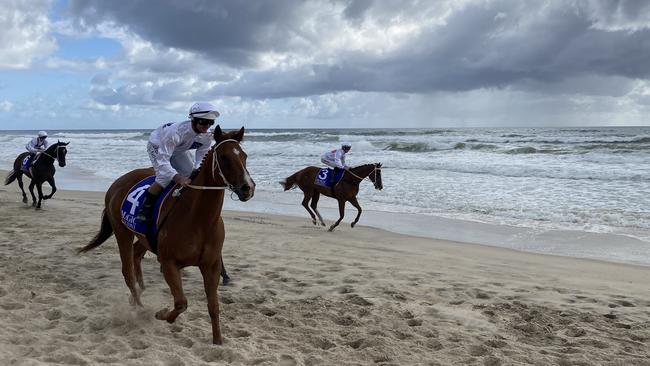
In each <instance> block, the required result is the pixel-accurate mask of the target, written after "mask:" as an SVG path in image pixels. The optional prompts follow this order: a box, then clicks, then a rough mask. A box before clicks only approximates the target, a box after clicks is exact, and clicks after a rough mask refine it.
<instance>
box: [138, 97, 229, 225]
mask: <svg viewBox="0 0 650 366" xmlns="http://www.w3.org/2000/svg"><path fill="white" fill-rule="evenodd" d="M189 117H190V119H189V120H188V121H184V122H178V123H167V124H164V125H162V126H160V127H158V128H156V129H155V130H154V131H153V132H151V135H150V136H149V143H148V144H147V152H148V153H149V159H150V160H151V164H152V165H153V169H154V171H155V172H156V181H155V182H154V183H153V184H152V185H151V186H149V188H148V189H147V192H146V195H145V199H144V202H143V203H142V209H141V210H140V213H139V214H138V216H136V220H138V221H140V222H143V223H148V222H150V221H151V219H152V216H153V208H154V205H155V203H156V199H157V198H158V195H160V193H161V192H162V191H163V189H164V188H165V187H167V185H168V184H169V183H171V182H172V181H174V182H175V183H177V184H179V185H181V186H183V187H184V186H187V185H188V184H190V176H191V174H192V171H193V170H194V169H197V168H198V167H199V166H200V165H201V161H202V160H203V157H204V156H205V154H207V152H208V151H209V150H210V145H211V143H212V141H213V139H212V135H211V134H210V133H208V130H209V129H210V126H212V125H213V124H214V120H215V119H217V117H219V112H217V110H216V109H215V107H214V106H213V105H212V104H210V103H206V102H199V103H194V104H193V105H192V107H190V114H189ZM190 150H196V152H195V153H194V159H193V161H192V159H191V158H190V156H189V155H188V151H190Z"/></svg>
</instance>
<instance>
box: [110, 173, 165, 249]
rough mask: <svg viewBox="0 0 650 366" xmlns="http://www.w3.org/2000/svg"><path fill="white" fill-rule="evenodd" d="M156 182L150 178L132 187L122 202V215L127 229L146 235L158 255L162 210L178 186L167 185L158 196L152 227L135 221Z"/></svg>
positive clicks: (154, 178) (153, 177) (153, 178)
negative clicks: (148, 189) (151, 186)
mask: <svg viewBox="0 0 650 366" xmlns="http://www.w3.org/2000/svg"><path fill="white" fill-rule="evenodd" d="M155 180H156V177H155V176H150V177H147V178H145V179H143V180H141V181H139V182H138V183H136V184H135V185H134V186H133V187H131V189H130V190H129V193H128V194H127V195H126V197H125V198H124V201H123V202H122V206H121V207H120V213H121V215H122V222H123V223H124V225H126V227H128V228H129V229H130V230H131V231H133V232H135V233H138V234H142V235H145V236H146V237H147V241H149V246H150V247H151V250H152V251H153V252H154V253H157V251H158V250H157V247H158V240H157V237H158V230H159V229H160V225H161V224H162V222H160V208H161V207H162V205H163V203H164V202H165V200H166V199H167V196H169V193H170V192H171V191H172V189H173V188H174V187H175V186H176V184H175V183H173V182H172V183H170V184H169V185H167V187H165V189H164V190H163V191H162V193H161V194H160V195H158V199H157V200H156V204H155V206H154V211H153V219H152V225H151V226H147V225H145V224H144V223H142V222H139V221H137V220H136V219H135V217H136V216H137V215H138V213H139V212H140V209H141V207H142V203H143V202H144V197H145V192H146V191H147V188H149V186H150V185H152V184H153V182H154V181H155Z"/></svg>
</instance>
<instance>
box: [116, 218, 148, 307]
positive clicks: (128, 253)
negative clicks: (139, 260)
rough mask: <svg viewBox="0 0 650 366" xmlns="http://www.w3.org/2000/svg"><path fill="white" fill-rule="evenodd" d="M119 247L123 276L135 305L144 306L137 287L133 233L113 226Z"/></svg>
mask: <svg viewBox="0 0 650 366" xmlns="http://www.w3.org/2000/svg"><path fill="white" fill-rule="evenodd" d="M113 232H114V233H115V239H116V240H117V246H118V247H119V249H120V259H121V260H122V276H124V282H126V286H127V287H128V288H129V291H131V298H132V299H133V303H134V304H135V305H137V306H142V303H141V302H140V293H139V292H138V289H137V288H136V287H135V267H134V260H133V233H132V232H131V231H128V230H126V229H123V228H121V227H120V228H119V229H118V228H116V227H115V226H113Z"/></svg>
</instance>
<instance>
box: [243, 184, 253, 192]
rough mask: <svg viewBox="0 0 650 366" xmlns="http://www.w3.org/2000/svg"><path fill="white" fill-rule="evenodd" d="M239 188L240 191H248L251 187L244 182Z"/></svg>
mask: <svg viewBox="0 0 650 366" xmlns="http://www.w3.org/2000/svg"><path fill="white" fill-rule="evenodd" d="M241 190H242V192H248V191H250V190H251V187H250V186H249V185H248V184H244V185H243V186H241Z"/></svg>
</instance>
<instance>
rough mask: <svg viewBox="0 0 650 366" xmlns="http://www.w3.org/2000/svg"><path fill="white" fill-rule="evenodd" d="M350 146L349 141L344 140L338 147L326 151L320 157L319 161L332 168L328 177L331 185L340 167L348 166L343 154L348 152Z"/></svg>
mask: <svg viewBox="0 0 650 366" xmlns="http://www.w3.org/2000/svg"><path fill="white" fill-rule="evenodd" d="M351 148H352V145H351V144H350V143H349V142H344V143H342V144H341V148H340V149H336V150H332V151H327V152H325V153H324V154H323V155H321V157H320V161H321V162H322V163H323V164H325V165H327V166H329V167H330V168H334V172H333V174H332V177H331V178H330V182H331V183H332V185H333V184H334V177H335V176H336V174H337V173H338V171H339V170H340V169H347V168H348V166H347V165H345V154H347V153H348V152H350V149H351Z"/></svg>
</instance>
